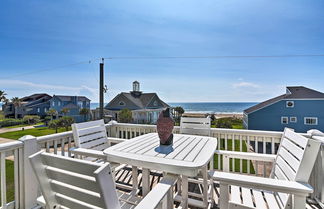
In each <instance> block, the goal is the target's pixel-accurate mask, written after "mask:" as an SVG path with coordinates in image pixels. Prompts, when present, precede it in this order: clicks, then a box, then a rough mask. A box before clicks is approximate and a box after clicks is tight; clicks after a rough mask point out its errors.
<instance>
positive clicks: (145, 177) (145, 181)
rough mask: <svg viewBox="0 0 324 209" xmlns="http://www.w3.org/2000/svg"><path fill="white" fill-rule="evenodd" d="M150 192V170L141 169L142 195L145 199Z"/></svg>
mask: <svg viewBox="0 0 324 209" xmlns="http://www.w3.org/2000/svg"><path fill="white" fill-rule="evenodd" d="M149 192H150V170H149V169H147V168H143V170H142V195H143V197H145V196H146V195H147V194H148V193H149Z"/></svg>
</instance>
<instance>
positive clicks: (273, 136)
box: [0, 122, 324, 209]
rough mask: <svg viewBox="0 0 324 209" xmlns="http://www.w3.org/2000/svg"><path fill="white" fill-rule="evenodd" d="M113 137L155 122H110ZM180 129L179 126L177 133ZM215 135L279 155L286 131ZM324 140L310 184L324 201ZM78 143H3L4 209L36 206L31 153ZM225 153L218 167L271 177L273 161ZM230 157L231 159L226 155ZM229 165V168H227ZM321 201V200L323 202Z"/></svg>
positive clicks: (221, 143) (65, 137)
mask: <svg viewBox="0 0 324 209" xmlns="http://www.w3.org/2000/svg"><path fill="white" fill-rule="evenodd" d="M106 129H107V133H108V136H109V137H118V138H123V139H130V138H133V137H135V136H139V135H143V134H146V133H152V132H156V126H155V125H140V124H124V123H116V122H115V123H110V124H107V125H106ZM179 131H180V128H179V127H175V128H174V133H179ZM211 135H212V136H213V137H216V138H217V139H218V149H221V150H229V151H241V152H258V153H267V154H276V152H277V148H278V145H279V143H280V139H281V135H282V132H274V131H254V130H237V129H221V128H212V129H211ZM317 139H319V140H322V141H323V146H322V149H321V155H319V157H318V160H317V162H316V165H315V169H314V171H313V174H312V177H311V180H310V183H311V184H312V186H313V187H314V193H313V195H312V196H311V198H313V199H314V200H317V201H318V202H322V203H323V202H324V185H323V178H324V137H319V136H317ZM73 146H74V142H73V136H72V132H71V131H68V132H63V133H58V134H51V135H46V136H41V137H33V136H24V137H22V138H21V139H19V140H17V141H14V142H9V143H4V144H0V164H1V170H0V179H1V189H0V190H1V207H0V208H1V209H4V208H6V209H11V208H16V209H18V208H26V209H27V208H28V209H29V208H32V207H34V206H35V205H36V198H37V196H38V195H39V193H38V191H39V190H38V185H37V181H36V179H35V177H34V174H33V172H32V168H31V167H30V164H29V162H28V156H30V155H31V154H33V153H35V152H37V151H39V150H40V149H44V150H46V151H47V152H52V153H55V154H58V155H64V156H70V157H71V152H70V148H72V147H73ZM223 157H224V156H219V155H218V154H215V157H214V162H215V164H214V169H215V170H228V169H229V171H230V172H237V173H245V174H249V175H258V176H268V175H269V173H270V168H271V166H272V165H271V164H270V163H264V162H262V163H261V162H258V161H255V160H248V161H247V160H242V159H229V160H228V161H227V162H225V159H224V158H223ZM6 159H7V161H8V160H10V161H11V162H13V167H14V176H13V178H14V195H13V196H14V198H13V199H14V200H13V201H10V202H9V201H8V198H7V195H6V194H7V192H6V191H7V186H9V185H7V184H6V182H7V180H8V179H9V178H12V177H11V176H6ZM226 159H227V158H226ZM227 166H228V167H227ZM320 204H321V203H320Z"/></svg>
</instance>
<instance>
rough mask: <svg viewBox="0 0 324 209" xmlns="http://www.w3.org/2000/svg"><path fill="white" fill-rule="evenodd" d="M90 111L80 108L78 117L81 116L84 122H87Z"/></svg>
mask: <svg viewBox="0 0 324 209" xmlns="http://www.w3.org/2000/svg"><path fill="white" fill-rule="evenodd" d="M89 113H90V110H89V109H88V108H82V109H81V110H80V115H83V117H84V121H87V115H89Z"/></svg>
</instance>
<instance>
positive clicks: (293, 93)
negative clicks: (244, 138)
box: [244, 86, 324, 114]
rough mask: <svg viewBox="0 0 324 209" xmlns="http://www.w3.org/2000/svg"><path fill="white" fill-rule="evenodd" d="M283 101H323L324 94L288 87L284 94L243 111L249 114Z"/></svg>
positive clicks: (307, 89)
mask: <svg viewBox="0 0 324 209" xmlns="http://www.w3.org/2000/svg"><path fill="white" fill-rule="evenodd" d="M283 99H324V93H322V92H319V91H316V90H313V89H310V88H306V87H304V86H288V87H287V92H286V94H283V95H280V96H277V97H275V98H272V99H269V100H267V101H264V102H261V103H259V104H257V105H254V106H252V107H250V108H248V109H246V110H244V113H246V114H249V113H251V112H254V111H256V110H259V109H262V108H264V107H266V106H269V105H271V104H274V103H276V102H279V101H281V100H283Z"/></svg>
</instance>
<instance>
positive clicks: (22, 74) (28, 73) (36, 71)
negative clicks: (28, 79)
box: [0, 59, 99, 79]
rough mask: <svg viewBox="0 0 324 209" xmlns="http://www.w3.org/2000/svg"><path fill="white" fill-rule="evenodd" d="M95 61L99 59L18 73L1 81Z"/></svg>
mask: <svg viewBox="0 0 324 209" xmlns="http://www.w3.org/2000/svg"><path fill="white" fill-rule="evenodd" d="M95 60H99V59H92V60H87V61H82V62H76V63H72V64H66V65H61V66H57V67H52V68H46V69H40V70H34V71H29V72H25V73H18V74H15V75H11V76H7V77H0V79H8V78H15V77H18V76H24V75H30V74H35V73H40V72H46V71H52V70H57V69H61V68H66V67H71V66H76V65H81V64H90V63H91V62H92V61H95Z"/></svg>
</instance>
